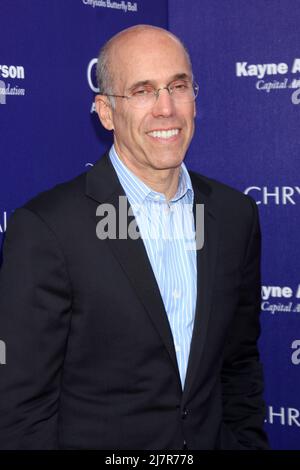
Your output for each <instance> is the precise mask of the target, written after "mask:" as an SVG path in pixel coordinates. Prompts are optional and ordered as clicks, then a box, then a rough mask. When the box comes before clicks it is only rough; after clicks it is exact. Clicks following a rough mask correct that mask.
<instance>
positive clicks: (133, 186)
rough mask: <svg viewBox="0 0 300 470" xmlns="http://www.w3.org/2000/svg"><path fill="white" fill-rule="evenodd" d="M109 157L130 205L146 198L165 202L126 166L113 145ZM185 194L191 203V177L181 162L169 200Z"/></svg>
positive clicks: (192, 197) (162, 196)
mask: <svg viewBox="0 0 300 470" xmlns="http://www.w3.org/2000/svg"><path fill="white" fill-rule="evenodd" d="M109 158H110V160H111V163H112V165H113V167H114V169H115V171H116V173H117V176H118V178H119V181H120V183H121V185H122V187H123V189H124V191H125V193H126V195H127V197H128V200H129V203H130V204H131V205H133V204H134V205H141V204H143V203H144V202H145V200H146V199H147V200H151V201H155V202H166V198H165V195H164V194H162V193H159V192H157V191H154V190H153V189H151V188H149V186H147V185H146V184H145V183H144V182H143V181H142V180H141V179H140V178H138V177H137V176H136V175H135V174H134V173H132V171H130V170H129V168H127V166H126V165H125V164H124V163H123V162H122V160H121V159H120V157H119V156H118V154H117V152H116V149H115V146H114V145H112V147H111V149H110V151H109ZM185 195H187V198H188V201H189V203H193V199H194V191H193V187H192V182H191V178H190V175H189V173H188V171H187V168H186V166H185V164H184V163H183V162H182V163H181V168H180V175H179V182H178V188H177V191H176V194H175V196H173V197H172V199H171V200H170V202H177V201H179V200H180V199H182V198H183V197H184V196H185Z"/></svg>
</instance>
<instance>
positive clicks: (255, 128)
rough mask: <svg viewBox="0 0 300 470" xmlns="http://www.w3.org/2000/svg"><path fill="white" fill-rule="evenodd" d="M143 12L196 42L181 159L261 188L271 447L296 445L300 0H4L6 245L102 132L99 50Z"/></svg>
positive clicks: (0, 214)
mask: <svg viewBox="0 0 300 470" xmlns="http://www.w3.org/2000/svg"><path fill="white" fill-rule="evenodd" d="M138 23H147V24H153V25H157V26H162V27H168V28H169V29H170V30H171V31H172V32H174V33H175V34H177V35H178V36H179V37H180V38H181V39H182V40H183V41H184V43H185V44H186V45H187V47H188V49H189V50H190V52H191V57H192V61H193V64H194V75H195V80H196V81H197V82H198V84H199V86H200V92H199V97H198V98H197V117H196V134H195V137H194V141H193V143H192V146H191V148H190V150H189V153H188V156H187V165H188V167H189V168H191V169H194V170H196V171H198V172H200V173H203V174H206V175H208V176H210V177H213V178H216V179H218V180H221V181H223V182H225V183H228V184H230V185H231V186H233V187H235V188H238V189H240V190H241V191H243V192H245V193H247V194H250V195H251V196H252V197H253V198H254V199H255V200H256V201H257V204H258V207H259V211H260V216H261V225H262V234H263V266H262V268H263V287H262V304H261V306H262V315H261V320H262V336H261V340H260V349H261V355H262V360H263V363H264V369H265V377H266V390H265V397H266V401H267V406H268V413H267V419H266V429H267V431H268V433H269V436H270V440H271V444H272V447H273V448H274V449H300V393H299V391H300V275H299V258H300V254H299V253H300V249H299V235H300V228H299V205H300V181H299V174H300V133H299V124H300V46H299V45H300V28H299V24H300V2H299V1H298V0H285V1H282V0H272V1H271V0H251V1H249V0H226V1H220V0H197V1H195V0H184V1H183V0H169V1H167V0H156V1H154V0H152V1H151V0H140V1H131V2H128V1H124V0H122V1H121V0H118V1H109V0H43V1H42V0H0V246H1V244H2V241H3V237H4V235H5V231H6V227H7V221H8V219H9V217H10V215H11V213H12V212H13V211H14V209H15V208H16V207H19V206H21V205H22V204H24V203H25V202H26V201H27V200H28V199H29V198H31V197H32V196H34V195H36V194H37V193H39V192H40V191H43V190H45V189H48V188H50V187H52V186H54V185H55V184H57V183H59V182H62V181H65V180H68V179H70V178H72V177H74V176H75V175H77V174H79V173H81V172H82V171H84V170H85V169H87V168H88V167H89V166H90V165H92V164H93V163H94V162H95V161H96V160H98V159H99V158H100V157H101V155H102V153H103V152H104V150H106V149H107V148H108V147H109V146H110V144H111V135H110V134H109V133H107V132H106V131H104V130H103V129H102V127H101V125H100V124H99V122H98V118H97V116H96V114H95V112H94V108H93V98H94V94H95V93H96V92H97V87H96V82H95V65H96V56H97V54H98V51H99V48H100V46H101V45H102V44H103V43H104V42H105V41H106V40H107V39H108V38H109V37H111V36H112V35H113V34H114V33H116V32H118V31H120V30H121V29H124V28H126V27H128V26H131V25H134V24H138ZM0 264H1V258H0Z"/></svg>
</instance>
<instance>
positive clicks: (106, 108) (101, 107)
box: [95, 95, 114, 131]
mask: <svg viewBox="0 0 300 470" xmlns="http://www.w3.org/2000/svg"><path fill="white" fill-rule="evenodd" d="M95 108H96V112H97V114H98V116H99V119H100V121H101V124H102V126H103V127H105V129H107V130H108V131H112V130H113V129H114V124H113V118H112V109H111V104H110V102H109V100H108V98H107V96H104V95H96V97H95Z"/></svg>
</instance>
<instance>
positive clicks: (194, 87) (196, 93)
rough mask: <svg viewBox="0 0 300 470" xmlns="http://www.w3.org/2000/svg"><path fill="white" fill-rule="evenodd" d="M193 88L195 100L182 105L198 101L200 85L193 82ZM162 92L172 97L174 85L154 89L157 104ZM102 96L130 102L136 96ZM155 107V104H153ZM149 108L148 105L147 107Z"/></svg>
mask: <svg viewBox="0 0 300 470" xmlns="http://www.w3.org/2000/svg"><path fill="white" fill-rule="evenodd" d="M192 88H193V90H194V94H195V96H194V98H193V99H192V100H191V101H182V103H192V102H193V101H195V100H196V98H197V96H198V92H199V85H198V83H196V82H192ZM161 90H168V93H169V95H170V96H172V93H173V90H174V88H172V83H170V84H169V85H166V86H163V87H160V88H157V89H154V90H153V95H154V96H155V103H156V102H157V100H158V97H159V92H160V91H161ZM100 95H102V96H108V97H112V98H124V99H127V100H128V101H129V102H130V100H131V99H132V98H134V96H130V95H112V94H109V93H100ZM153 105H154V103H153ZM146 106H147V105H146ZM133 107H138V106H133ZM143 107H145V106H141V108H143Z"/></svg>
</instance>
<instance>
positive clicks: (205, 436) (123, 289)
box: [0, 25, 268, 449]
mask: <svg viewBox="0 0 300 470" xmlns="http://www.w3.org/2000/svg"><path fill="white" fill-rule="evenodd" d="M98 80H99V88H100V95H98V96H97V97H96V110H97V113H98V115H99V118H100V120H101V122H102V124H103V126H104V127H105V128H106V129H109V130H112V131H113V133H114V146H113V147H112V148H111V150H110V152H109V155H105V156H104V157H103V158H102V159H101V160H99V162H97V164H96V165H95V166H94V167H93V168H92V169H91V170H90V171H89V172H88V173H87V174H83V175H80V176H79V177H77V178H75V179H74V180H72V181H70V182H68V183H65V184H61V185H58V186H56V187H55V188H54V189H52V190H50V191H48V192H45V193H42V194H41V195H39V196H38V197H36V198H34V199H33V200H32V201H30V202H28V203H27V204H26V205H25V206H24V207H23V208H21V209H18V210H16V211H15V214H14V215H13V217H12V218H11V220H10V222H9V226H8V230H7V235H6V241H5V247H4V262H3V267H2V271H1V277H0V285H1V287H0V309H1V320H0V322H1V323H0V331H1V337H2V339H3V340H4V341H5V343H6V346H7V364H6V365H5V366H4V367H2V368H1V376H2V377H1V385H0V393H1V396H0V398H1V400H0V401H1V405H0V408H1V413H0V447H1V448H4V449H16V448H17V449H266V448H268V444H267V439H266V436H265V434H264V431H263V420H264V403H263V399H262V390H263V382H262V369H261V365H260V362H259V353H258V349H257V339H258V336H259V306H260V302H259V295H260V286H259V282H260V279H259V265H260V253H259V250H260V235H259V223H258V215H257V209H256V205H255V203H254V202H253V201H252V200H251V199H250V198H249V197H247V196H245V195H243V194H240V193H238V192H237V191H235V190H233V189H230V188H228V187H226V186H225V185H223V184H220V183H217V182H215V181H212V180H209V179H207V178H205V177H202V176H200V175H197V174H195V173H190V174H189V173H188V172H187V170H186V167H185V166H184V164H183V159H184V156H185V153H186V151H187V149H188V146H189V144H190V141H191V138H192V135H193V131H194V117H195V113H196V109H195V98H196V95H197V85H196V84H193V76H192V69H191V64H190V60H189V57H188V54H187V52H186V50H185V49H184V48H183V46H182V44H181V43H180V41H179V40H178V39H177V38H176V37H175V36H174V35H172V34H170V33H169V32H167V31H165V30H163V29H160V28H155V27H151V26H143V25H141V26H136V27H133V28H129V29H127V30H124V31H122V32H121V33H119V34H118V35H116V36H115V37H113V38H112V39H111V40H110V41H109V42H108V43H107V44H106V45H105V47H104V48H103V49H102V51H101V54H100V58H99V61H98ZM122 197H123V199H122ZM124 198H125V205H124ZM200 205H202V207H203V206H204V222H203V218H200V221H201V223H200V224H199V221H198V220H197V216H198V215H199V213H201V212H199V211H197V210H196V209H197V207H199V206H200ZM124 207H125V209H126V210H125V212H126V211H127V209H130V210H129V212H130V214H129V218H128V220H127V219H126V220H127V222H126V223H127V225H126V229H127V228H128V230H126V231H125V232H126V233H125V235H124V224H123V219H124ZM200 207H201V206H200ZM111 208H113V209H114V210H115V215H116V219H114V217H113V215H114V211H111ZM190 208H193V209H192V211H191V210H189V209H190ZM125 215H126V216H127V212H126V214H125ZM132 223H134V224H135V229H132ZM191 223H192V227H195V228H196V229H197V233H196V234H195V233H194V238H193V237H191V236H190V234H191V233H190V231H188V232H187V233H186V232H185V233H183V230H182V228H183V227H187V228H190V227H191ZM130 227H131V229H130ZM152 229H153V230H152ZM203 230H204V245H203V247H202V246H201V244H200V245H199V244H198V245H197V237H198V238H199V234H200V232H201V231H202V232H203ZM120 233H121V235H120ZM175 234H176V236H174V235H175ZM188 235H189V236H188ZM200 238H201V237H200Z"/></svg>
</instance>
